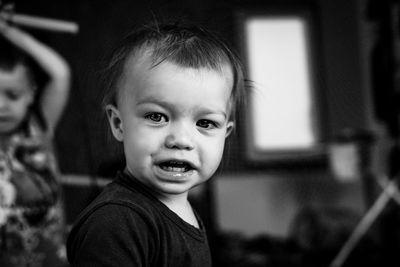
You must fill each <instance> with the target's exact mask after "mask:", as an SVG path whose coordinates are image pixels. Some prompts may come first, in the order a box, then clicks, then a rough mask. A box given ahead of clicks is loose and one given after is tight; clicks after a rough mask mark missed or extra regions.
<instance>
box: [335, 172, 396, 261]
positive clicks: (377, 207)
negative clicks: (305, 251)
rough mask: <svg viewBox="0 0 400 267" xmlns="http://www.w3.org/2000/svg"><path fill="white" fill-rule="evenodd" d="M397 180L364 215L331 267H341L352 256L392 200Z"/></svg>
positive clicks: (391, 182) (386, 188) (389, 184)
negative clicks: (355, 248) (359, 242)
mask: <svg viewBox="0 0 400 267" xmlns="http://www.w3.org/2000/svg"><path fill="white" fill-rule="evenodd" d="M395 180H396V179H393V180H391V181H390V182H389V183H388V185H387V186H386V187H385V188H384V190H383V192H382V193H381V194H380V196H379V197H378V199H377V200H376V201H375V203H374V204H373V205H372V207H371V208H370V209H369V210H368V212H367V213H366V214H365V215H364V217H363V218H362V219H361V221H360V222H359V223H358V225H357V226H356V228H355V229H354V231H353V232H352V234H351V235H350V237H349V239H347V241H346V243H345V244H344V245H343V247H342V248H341V250H340V251H339V253H338V254H337V256H336V257H335V259H334V260H333V261H332V263H331V265H330V267H341V266H342V265H343V263H344V262H345V261H346V259H347V257H348V256H349V255H350V253H351V251H352V250H353V249H354V247H355V246H356V245H357V243H358V241H360V239H361V238H362V237H363V236H364V234H365V232H366V231H367V230H368V229H369V228H370V226H371V225H372V224H373V223H374V221H375V219H376V218H377V217H378V215H379V214H380V213H381V212H382V211H383V209H384V208H385V206H386V204H387V203H388V202H389V200H390V199H391V197H392V195H393V194H394V192H396V186H397V185H396V181H395Z"/></svg>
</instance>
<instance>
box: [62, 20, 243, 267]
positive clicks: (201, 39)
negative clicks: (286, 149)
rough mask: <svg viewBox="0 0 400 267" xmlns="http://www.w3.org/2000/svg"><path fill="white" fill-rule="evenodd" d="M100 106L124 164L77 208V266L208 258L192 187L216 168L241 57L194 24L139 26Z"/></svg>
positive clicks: (238, 87) (119, 56) (73, 253)
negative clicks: (82, 207)
mask: <svg viewBox="0 0 400 267" xmlns="http://www.w3.org/2000/svg"><path fill="white" fill-rule="evenodd" d="M107 77H108V79H109V83H108V92H107V95H106V97H105V104H106V105H105V109H106V113H107V116H108V119H109V125H110V128H111V132H112V134H113V136H114V137H115V139H116V140H117V141H119V142H121V143H122V145H123V148H124V154H125V159H126V167H125V169H124V170H122V171H121V172H120V173H119V174H118V175H117V177H116V179H115V180H114V181H113V182H112V183H110V184H109V185H107V186H106V188H105V189H104V191H103V192H102V193H101V194H100V195H99V196H98V197H97V198H96V199H95V200H94V202H93V203H91V204H90V205H89V206H88V207H87V208H86V209H85V210H84V211H83V212H82V214H81V215H80V216H79V218H78V220H77V221H76V223H75V224H74V226H73V229H72V231H71V233H70V235H69V238H68V243H67V253H68V259H69V261H70V263H71V264H72V265H73V266H119V267H120V266H176V267H178V266H182V267H190V266H198V267H206V266H211V257H210V251H209V246H208V243H207V238H206V232H205V229H204V225H203V224H202V221H201V219H200V218H199V216H198V215H197V213H196V212H195V211H194V210H193V208H192V206H191V205H190V203H189V202H188V192H189V190H190V189H191V188H193V187H195V186H197V185H199V184H201V183H204V182H206V181H207V180H208V179H209V178H210V177H211V176H212V175H213V174H214V172H215V171H216V170H217V168H218V166H219V164H220V161H221V158H222V154H223V150H224V144H225V139H226V137H228V135H229V134H230V133H231V131H232V129H233V127H234V113H235V107H236V106H237V104H238V102H239V100H240V99H241V96H242V94H243V73H242V68H241V64H240V63H239V60H238V58H237V57H236V56H235V55H234V53H233V52H232V51H231V50H230V49H229V48H228V46H227V45H226V44H225V43H224V42H222V41H221V40H220V39H218V38H217V37H216V36H214V35H213V34H212V33H210V32H209V31H206V30H203V29H201V28H199V27H195V26H193V27H192V26H183V25H176V24H173V25H169V24H166V25H145V26H143V27H141V28H140V29H138V30H137V31H135V32H133V33H131V34H130V35H128V36H127V37H126V38H125V39H124V40H123V41H122V42H121V44H120V45H119V46H118V47H117V48H116V50H115V51H114V53H113V56H112V58H111V60H110V64H109V68H108V75H107Z"/></svg>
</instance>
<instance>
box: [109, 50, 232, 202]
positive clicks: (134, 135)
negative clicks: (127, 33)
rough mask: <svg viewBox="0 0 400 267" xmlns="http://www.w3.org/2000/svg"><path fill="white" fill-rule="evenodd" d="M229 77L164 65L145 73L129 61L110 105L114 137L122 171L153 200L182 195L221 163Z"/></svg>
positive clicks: (143, 65)
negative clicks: (115, 103)
mask: <svg viewBox="0 0 400 267" xmlns="http://www.w3.org/2000/svg"><path fill="white" fill-rule="evenodd" d="M232 83H233V78H232V73H231V71H230V68H229V67H228V66H226V67H225V68H224V70H223V72H222V73H220V72H217V71H213V70H209V69H205V68H204V69H191V68H183V67H179V66H177V65H174V64H172V63H169V62H166V61H165V62H163V63H161V64H160V65H158V66H156V67H154V68H152V69H151V68H150V63H149V62H148V61H147V60H146V59H141V60H138V59H137V58H134V59H132V58H131V60H130V61H128V63H127V65H126V67H125V75H124V77H123V78H122V79H121V82H120V84H119V86H120V87H119V90H121V91H120V92H121V93H120V95H119V101H118V109H116V108H114V107H112V106H109V108H108V114H109V118H110V124H111V127H112V130H113V134H114V136H115V137H116V139H117V140H119V141H123V144H124V150H125V156H126V161H127V168H128V170H129V171H130V172H131V174H133V175H134V176H135V177H136V178H137V179H139V180H141V181H142V182H143V183H145V184H146V185H148V186H149V187H150V188H151V189H153V190H154V191H155V192H156V193H157V194H159V195H158V196H159V197H161V198H163V197H167V198H168V197H171V196H173V195H174V196H184V197H186V196H187V191H188V190H189V189H190V188H192V187H194V186H196V185H198V184H200V183H203V182H204V181H206V180H207V179H209V178H210V177H211V176H212V174H213V173H214V172H215V171H216V169H217V168H218V165H219V164H220V161H221V157H222V153H223V149H224V143H225V138H226V137H227V136H228V135H229V133H230V131H231V129H232V127H233V122H231V121H229V120H228V118H229V112H230V95H231V88H232Z"/></svg>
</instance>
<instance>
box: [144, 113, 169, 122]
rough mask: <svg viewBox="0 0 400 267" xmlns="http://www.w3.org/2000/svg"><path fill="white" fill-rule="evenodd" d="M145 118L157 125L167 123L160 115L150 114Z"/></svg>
mask: <svg viewBox="0 0 400 267" xmlns="http://www.w3.org/2000/svg"><path fill="white" fill-rule="evenodd" d="M145 118H146V119H148V120H151V121H153V122H157V123H163V122H167V121H168V119H167V117H166V116H165V115H164V114H161V113H150V114H147V115H146V116H145Z"/></svg>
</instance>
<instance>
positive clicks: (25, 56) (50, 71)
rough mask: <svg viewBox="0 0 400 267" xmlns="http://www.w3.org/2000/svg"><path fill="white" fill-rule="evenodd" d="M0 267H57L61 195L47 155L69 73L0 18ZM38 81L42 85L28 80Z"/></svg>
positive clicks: (59, 263) (52, 54)
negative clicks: (39, 73)
mask: <svg viewBox="0 0 400 267" xmlns="http://www.w3.org/2000/svg"><path fill="white" fill-rule="evenodd" d="M0 37H1V39H0V266H19V267H21V266H35V267H40V266H63V265H64V263H65V260H64V258H65V256H64V254H65V253H64V247H65V246H64V222H63V221H64V220H63V217H64V216H63V205H62V196H61V195H62V192H61V185H60V181H59V176H58V174H57V166H56V161H55V157H54V154H53V151H52V140H53V136H54V131H55V128H56V125H57V122H58V121H59V119H60V117H61V115H62V112H63V109H64V107H65V105H66V102H67V98H68V91H69V87H70V69H69V66H68V64H67V63H66V62H65V60H64V59H63V58H62V57H61V56H60V55H58V54H57V53H56V52H55V51H54V50H53V49H51V48H49V47H47V46H46V45H45V44H43V43H41V42H39V41H38V40H36V39H35V38H34V37H33V36H31V35H29V34H28V33H26V32H24V31H22V30H21V29H18V28H16V27H14V26H11V25H9V24H7V23H6V22H5V20H3V19H2V18H1V17H0ZM35 67H36V68H37V67H39V69H40V70H41V72H42V73H44V74H45V76H46V77H45V79H44V80H43V81H42V83H39V82H38V80H37V75H36V73H35V72H34V70H35Z"/></svg>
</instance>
